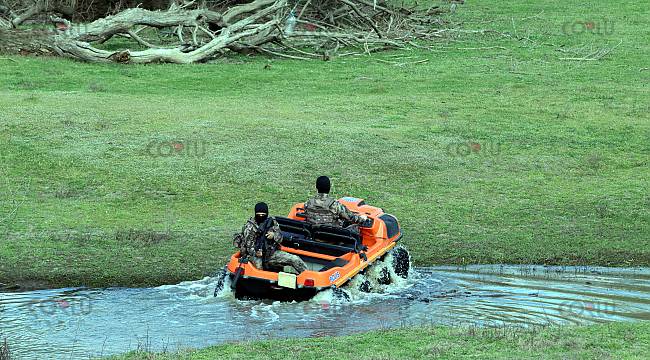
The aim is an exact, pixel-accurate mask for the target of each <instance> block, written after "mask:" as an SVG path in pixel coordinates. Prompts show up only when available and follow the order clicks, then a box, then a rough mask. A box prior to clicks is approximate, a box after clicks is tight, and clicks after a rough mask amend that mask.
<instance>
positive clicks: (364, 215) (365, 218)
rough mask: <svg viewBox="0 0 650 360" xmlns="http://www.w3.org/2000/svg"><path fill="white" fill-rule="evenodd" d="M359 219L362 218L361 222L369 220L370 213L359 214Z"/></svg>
mask: <svg viewBox="0 0 650 360" xmlns="http://www.w3.org/2000/svg"><path fill="white" fill-rule="evenodd" d="M359 219H361V222H366V220H368V215H366V214H359Z"/></svg>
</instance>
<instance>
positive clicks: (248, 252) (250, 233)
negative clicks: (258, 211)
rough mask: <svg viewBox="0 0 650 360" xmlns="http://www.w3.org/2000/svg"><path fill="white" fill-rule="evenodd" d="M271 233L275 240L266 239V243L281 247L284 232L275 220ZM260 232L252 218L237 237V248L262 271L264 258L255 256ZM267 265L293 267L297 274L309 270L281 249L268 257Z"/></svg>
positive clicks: (300, 261)
mask: <svg viewBox="0 0 650 360" xmlns="http://www.w3.org/2000/svg"><path fill="white" fill-rule="evenodd" d="M271 231H273V234H274V236H273V239H266V241H275V243H276V244H277V245H278V247H279V245H280V243H281V242H282V231H280V225H278V222H277V221H275V219H273V228H272V229H271ZM259 232H260V229H259V225H258V224H257V223H256V222H255V218H250V219H249V220H248V221H247V222H246V225H244V227H242V231H241V233H239V234H236V235H235V246H236V247H238V248H239V250H240V251H241V254H242V256H248V259H249V260H250V261H251V262H252V263H253V264H254V265H255V267H256V268H258V269H262V265H263V264H262V258H260V257H257V256H255V241H256V240H257V237H258V235H259ZM264 236H266V234H264ZM266 264H267V266H268V267H284V266H291V267H293V269H294V270H295V272H296V273H297V274H300V273H301V272H303V271H305V270H306V269H307V266H306V265H305V263H304V262H303V261H302V259H301V258H300V257H298V256H296V255H294V254H289V253H288V252H285V251H282V250H279V249H278V250H275V251H274V252H273V253H272V254H269V255H268V259H267V261H266Z"/></svg>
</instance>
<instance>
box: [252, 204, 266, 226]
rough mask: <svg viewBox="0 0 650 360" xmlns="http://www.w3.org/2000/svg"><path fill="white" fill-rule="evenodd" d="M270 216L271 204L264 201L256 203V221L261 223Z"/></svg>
mask: <svg viewBox="0 0 650 360" xmlns="http://www.w3.org/2000/svg"><path fill="white" fill-rule="evenodd" d="M257 213H264V215H258V214H257ZM268 217H269V206H268V205H266V203H263V202H260V203H257V204H255V222H257V223H258V224H261V223H263V222H264V220H266V219H267V218H268Z"/></svg>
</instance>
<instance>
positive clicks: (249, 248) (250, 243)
mask: <svg viewBox="0 0 650 360" xmlns="http://www.w3.org/2000/svg"><path fill="white" fill-rule="evenodd" d="M271 231H273V234H274V236H273V241H275V242H276V243H277V244H278V245H279V244H280V243H281V242H282V232H281V231H280V225H278V222H277V221H275V219H273V229H271ZM259 232H260V228H259V225H257V223H256V222H255V218H250V219H248V221H247V222H246V224H245V225H244V226H243V227H242V229H241V232H240V233H238V234H235V236H234V245H235V246H236V247H238V248H239V251H241V253H242V255H243V256H255V241H256V240H257V237H258V235H259Z"/></svg>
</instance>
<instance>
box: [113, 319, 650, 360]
mask: <svg viewBox="0 0 650 360" xmlns="http://www.w3.org/2000/svg"><path fill="white" fill-rule="evenodd" d="M287 354H292V358H293V359H358V360H362V359H434V358H435V359H465V358H468V359H469V358H471V359H477V358H478V359H590V360H591V359H647V358H648V357H650V325H648V324H645V323H644V324H622V323H621V324H607V325H594V326H589V327H564V328H545V329H528V330H523V329H511V328H505V329H490V328H452V327H432V328H405V329H397V330H383V331H371V332H368V333H365V334H360V335H354V336H344V337H325V338H314V339H291V340H269V341H256V342H242V343H236V344H225V345H219V346H214V347H210V348H206V349H203V350H186V351H180V352H178V353H167V354H154V353H147V352H144V351H138V352H131V353H128V354H125V355H122V356H117V357H114V358H111V359H115V360H118V359H121V360H136V359H148V360H168V359H188V360H190V359H191V360H200V359H286V358H287Z"/></svg>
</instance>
